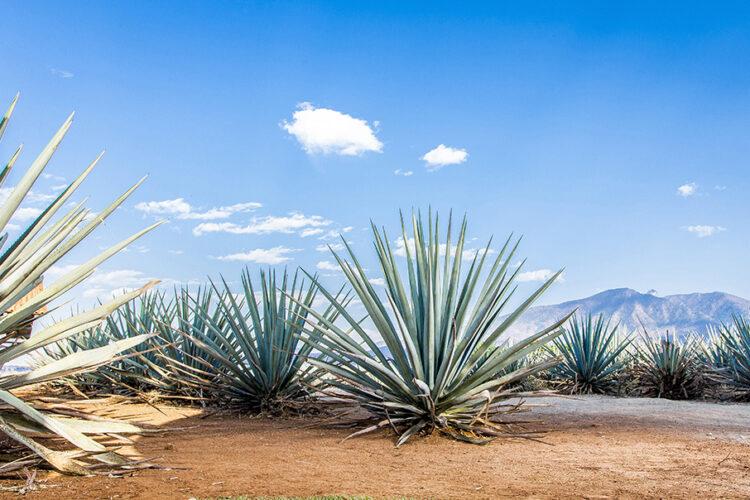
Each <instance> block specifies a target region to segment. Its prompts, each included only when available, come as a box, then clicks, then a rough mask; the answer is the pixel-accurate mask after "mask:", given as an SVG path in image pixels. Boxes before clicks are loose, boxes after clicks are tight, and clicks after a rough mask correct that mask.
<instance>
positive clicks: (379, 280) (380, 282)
mask: <svg viewBox="0 0 750 500" xmlns="http://www.w3.org/2000/svg"><path fill="white" fill-rule="evenodd" d="M367 281H369V282H370V283H372V284H373V285H378V286H385V278H370V279H369V280H367Z"/></svg>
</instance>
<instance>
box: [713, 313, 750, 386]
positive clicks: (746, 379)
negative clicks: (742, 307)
mask: <svg viewBox="0 0 750 500" xmlns="http://www.w3.org/2000/svg"><path fill="white" fill-rule="evenodd" d="M732 319H733V325H731V326H729V325H722V326H721V329H720V330H719V333H720V335H721V339H722V343H721V346H722V347H723V348H724V350H725V351H724V354H723V356H722V358H721V359H722V361H723V362H724V363H725V366H723V367H722V369H723V375H724V376H725V379H726V381H727V382H728V383H729V385H731V386H733V387H734V388H735V389H736V391H737V394H736V395H737V396H739V397H744V398H748V397H750V324H748V321H747V319H745V318H743V317H741V316H736V315H733V316H732Z"/></svg>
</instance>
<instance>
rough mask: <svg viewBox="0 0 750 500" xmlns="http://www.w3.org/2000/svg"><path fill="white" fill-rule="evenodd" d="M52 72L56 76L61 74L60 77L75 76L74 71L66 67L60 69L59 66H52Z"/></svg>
mask: <svg viewBox="0 0 750 500" xmlns="http://www.w3.org/2000/svg"><path fill="white" fill-rule="evenodd" d="M49 71H50V73H52V74H53V75H55V76H59V77H60V78H73V76H74V75H73V73H71V72H70V71H68V70H65V69H59V68H50V69H49Z"/></svg>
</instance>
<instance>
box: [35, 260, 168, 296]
mask: <svg viewBox="0 0 750 500" xmlns="http://www.w3.org/2000/svg"><path fill="white" fill-rule="evenodd" d="M71 267H72V268H75V267H76V266H65V268H64V269H69V268H71ZM51 270H52V269H50V271H51ZM153 280H154V278H150V277H148V276H146V275H144V274H143V272H141V271H136V270H134V269H119V270H117V271H110V272H98V271H97V272H96V273H95V274H94V275H93V276H92V277H91V278H89V279H88V280H86V281H85V283H84V285H83V291H82V292H81V297H83V298H87V299H92V298H97V297H112V296H115V295H120V294H122V293H126V292H130V291H132V290H135V289H136V288H139V287H142V286H143V285H145V284H147V283H149V282H150V281H153Z"/></svg>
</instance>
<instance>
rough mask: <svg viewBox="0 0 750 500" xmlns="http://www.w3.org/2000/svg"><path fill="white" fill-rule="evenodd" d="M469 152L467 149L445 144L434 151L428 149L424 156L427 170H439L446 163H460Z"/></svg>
mask: <svg viewBox="0 0 750 500" xmlns="http://www.w3.org/2000/svg"><path fill="white" fill-rule="evenodd" d="M468 156H469V153H467V152H466V150H465V149H456V148H450V147H448V146H446V145H445V144H441V145H439V146H438V147H436V148H435V149H433V150H432V151H428V152H427V153H425V155H424V156H423V157H422V160H424V161H425V163H426V165H425V167H427V171H429V172H434V171H435V170H439V169H441V168H443V167H444V166H446V165H458V164H459V163H463V162H465V161H466V158H467V157H468Z"/></svg>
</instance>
